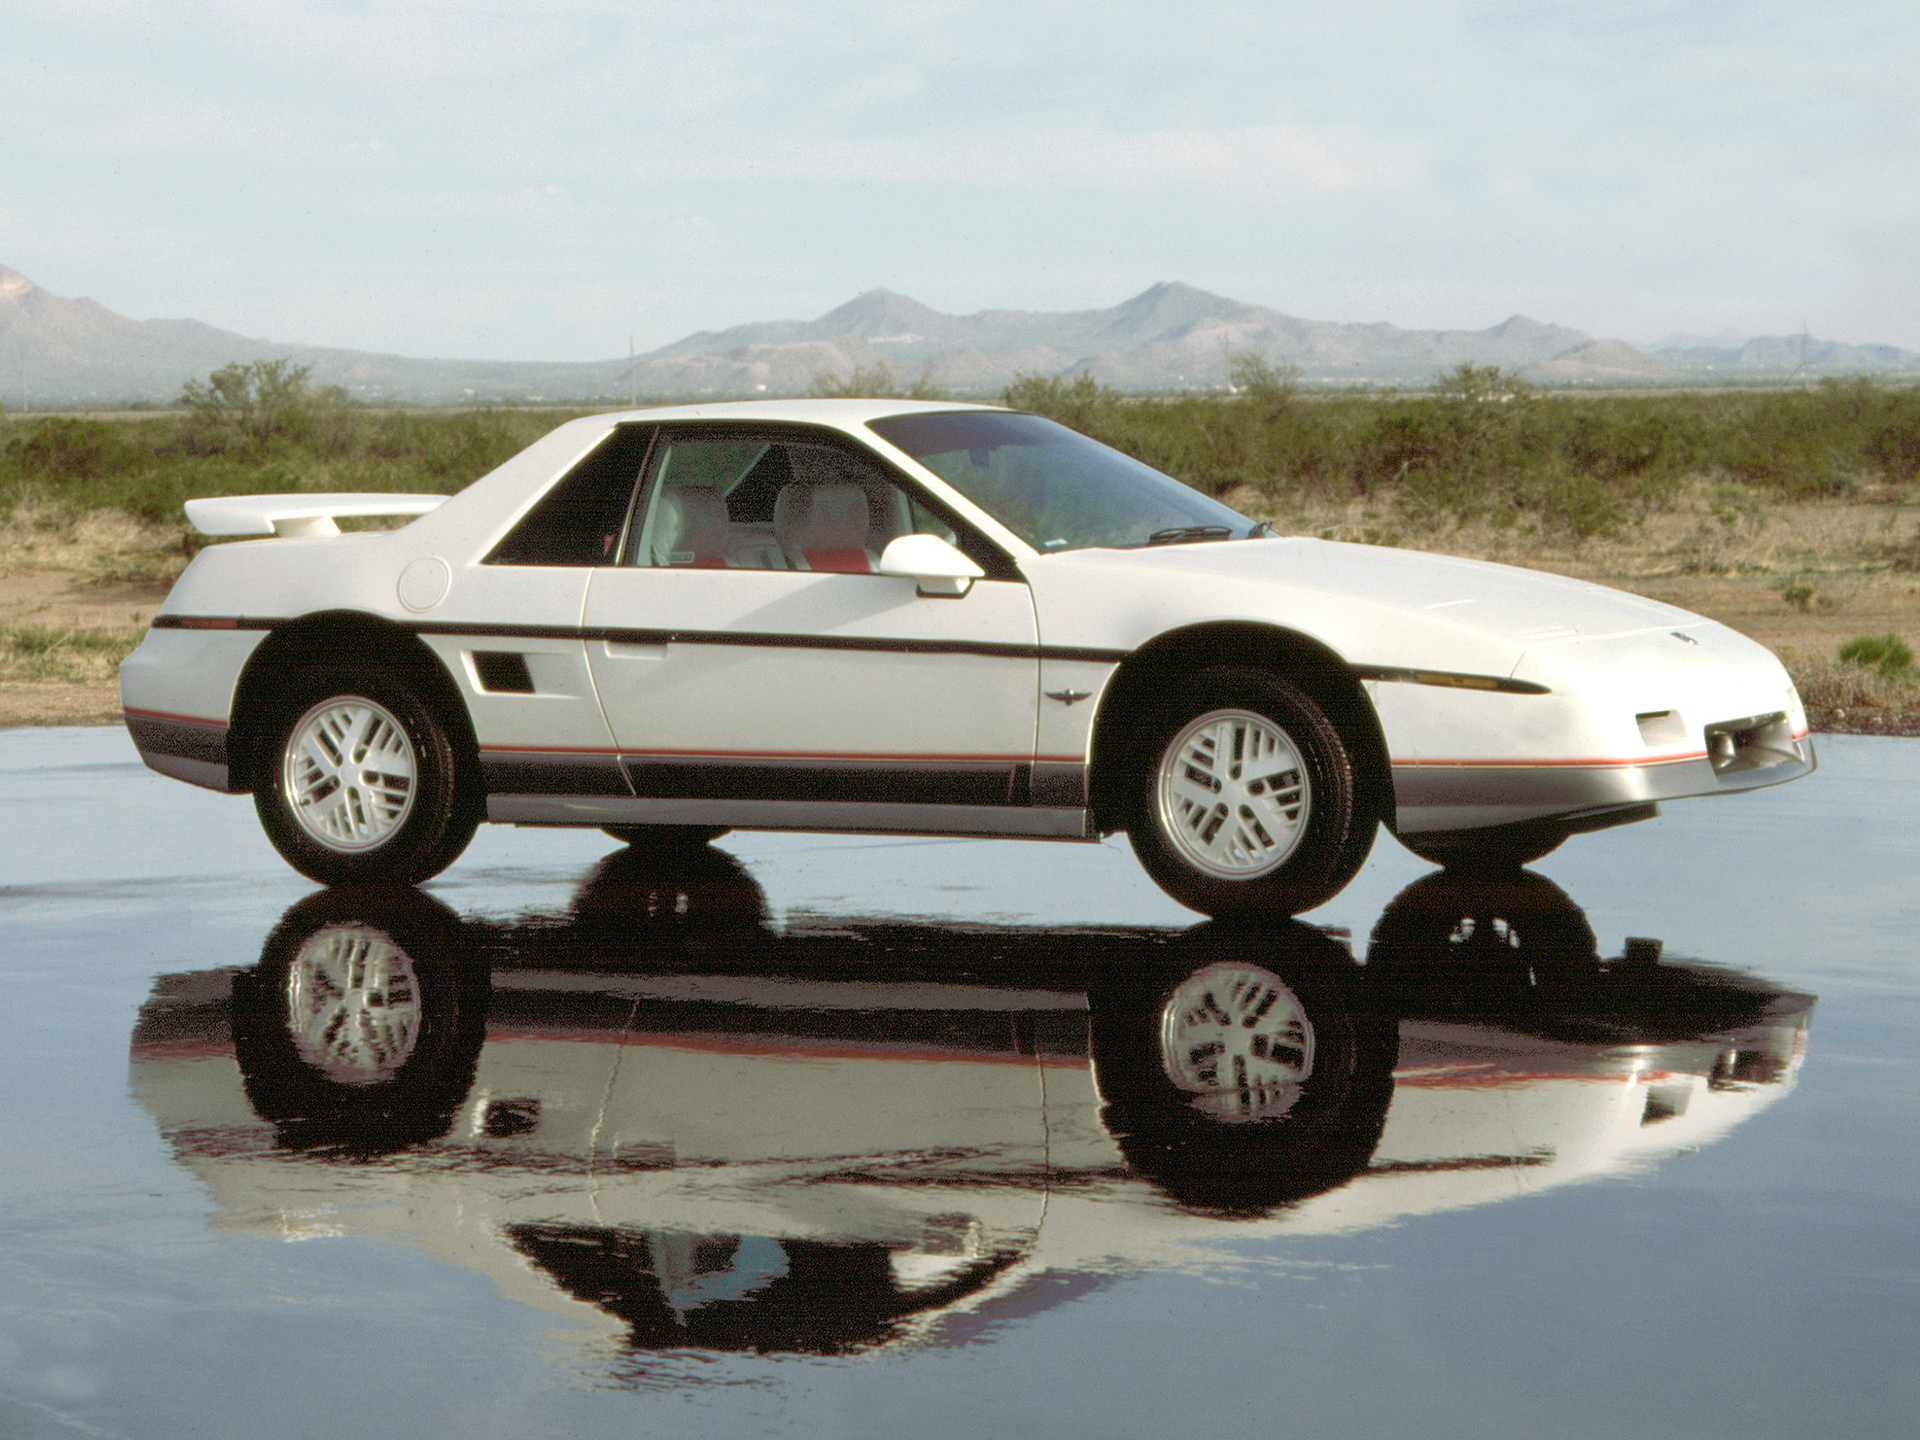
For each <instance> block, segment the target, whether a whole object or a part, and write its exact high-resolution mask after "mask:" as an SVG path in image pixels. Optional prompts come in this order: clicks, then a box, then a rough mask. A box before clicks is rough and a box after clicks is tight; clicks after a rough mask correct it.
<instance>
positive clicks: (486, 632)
mask: <svg viewBox="0 0 1920 1440" xmlns="http://www.w3.org/2000/svg"><path fill="white" fill-rule="evenodd" d="M292 623H294V622H292V621H290V620H265V619H258V618H255V617H251V616H222V617H220V618H218V619H215V618H212V617H208V616H196V615H157V616H155V617H154V620H153V626H154V628H155V629H157V630H273V629H276V628H278V627H279V626H282V625H289V624H292ZM390 623H391V622H390ZM394 628H395V629H397V630H400V631H401V632H403V633H405V634H409V635H449V636H462V637H466V636H471V637H472V638H474V639H476V640H585V641H595V640H598V641H603V642H605V643H606V644H609V645H737V646H741V647H747V648H757V649H769V650H852V651H877V652H883V653H885V652H890V653H893V654H910V655H983V656H988V657H993V658H1008V659H1015V660H1085V661H1090V662H1092V663H1095V664H1108V665H1117V664H1119V663H1120V662H1121V661H1122V660H1124V659H1126V658H1127V656H1128V655H1130V654H1132V653H1133V652H1131V651H1129V650H1103V649H1095V648H1092V647H1089V646H1071V645H999V644H994V643H991V642H988V641H977V640H908V639H897V640H896V639H883V638H878V637H873V636H866V635H799V634H793V635H781V634H770V633H765V632H759V631H751V630H627V629H619V628H614V627H585V626H579V625H475V624H455V623H452V622H443V621H414V622H412V623H410V624H395V625H394Z"/></svg>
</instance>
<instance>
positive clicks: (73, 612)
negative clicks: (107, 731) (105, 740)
mask: <svg viewBox="0 0 1920 1440" xmlns="http://www.w3.org/2000/svg"><path fill="white" fill-rule="evenodd" d="M166 596H167V583H166V582H165V581H152V580H150V581H138V582H125V581H121V582H114V583H109V584H106V585H101V584H97V583H93V582H91V581H90V580H89V578H88V577H87V576H86V575H83V574H79V573H76V572H74V571H71V570H26V571H18V572H13V573H0V627H16V626H18V627H32V628H33V629H36V630H40V629H45V630H119V629H123V628H126V627H137V626H142V625H145V624H146V623H147V621H148V620H149V619H150V618H151V617H152V615H153V612H154V611H155V610H157V609H159V608H160V602H161V601H162V600H164V599H166ZM119 723H120V691H119V687H118V686H117V684H116V683H115V682H114V680H113V679H112V678H111V677H110V676H109V677H106V678H103V679H98V680H88V681H72V680H6V679H0V727H8V726H14V725H108V724H114V725H117V724H119Z"/></svg>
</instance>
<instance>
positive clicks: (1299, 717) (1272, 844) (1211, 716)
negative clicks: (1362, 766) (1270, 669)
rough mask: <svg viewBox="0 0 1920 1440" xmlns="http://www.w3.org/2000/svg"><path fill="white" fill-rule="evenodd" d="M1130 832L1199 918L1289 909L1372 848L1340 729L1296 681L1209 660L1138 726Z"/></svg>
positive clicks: (1339, 877) (1348, 873) (1336, 884)
mask: <svg viewBox="0 0 1920 1440" xmlns="http://www.w3.org/2000/svg"><path fill="white" fill-rule="evenodd" d="M1142 733H1143V743H1142V746H1141V749H1140V751H1139V752H1138V753H1139V755H1140V756H1141V762H1140V763H1139V764H1138V766H1137V773H1136V775H1135V778H1134V793H1133V799H1132V813H1131V815H1130V817H1129V823H1128V830H1127V838H1128V839H1129V840H1130V841H1131V842H1132V845H1133V849H1134V853H1135V854H1136V855H1137V856H1139V858H1140V863H1141V865H1142V866H1143V867H1144V868H1145V870H1146V872H1147V873H1148V874H1149V875H1151V876H1152V877H1153V879H1154V881H1155V882H1156V883H1157V884H1158V885H1159V886H1160V887H1161V888H1162V889H1163V890H1165V891H1166V892H1167V893H1168V894H1169V895H1171V896H1173V898H1174V899H1176V900H1178V901H1179V902H1180V903H1181V904H1183V905H1187V906H1190V907H1192V908H1193V909H1195V910H1198V911H1200V912H1201V913H1203V914H1207V915H1221V916H1225V915H1236V916H1246V915H1257V914H1269V915H1271V914H1283V915H1296V914H1299V913H1300V912H1301V911H1304V910H1311V909H1313V908H1314V907H1315V906H1317V905H1322V904H1324V903H1325V902H1326V901H1328V900H1330V899H1332V898H1333V897H1334V896H1335V895H1337V894H1339V893H1340V891H1341V890H1342V889H1344V888H1345V887H1346V884H1347V882H1348V881H1349V880H1351V879H1352V878H1353V876H1354V874H1355V872H1356V871H1358V870H1359V868H1360V866H1361V864H1362V863H1364V861H1365V860H1366V857H1367V852H1368V850H1369V849H1371V846H1372V838H1373V831H1374V829H1375V821H1374V819H1373V817H1372V815H1371V814H1370V813H1368V812H1367V811H1366V810H1365V807H1364V805H1363V804H1362V803H1361V801H1360V798H1359V786H1358V785H1357V784H1356V781H1355V776H1354V768H1353V761H1352V759H1351V757H1350V756H1349V754H1348V752H1347V748H1346V745H1345V744H1344V743H1343V742H1342V740H1341V738H1340V732H1339V731H1338V730H1337V729H1335V727H1334V725H1333V723H1332V722H1331V721H1330V720H1329V719H1328V718H1327V716H1326V713H1325V712H1324V711H1323V710H1322V709H1321V708H1320V707H1319V706H1318V705H1317V704H1315V703H1314V701H1313V700H1312V699H1311V698H1310V697H1309V696H1307V695H1306V694H1305V693H1304V692H1302V691H1301V690H1299V689H1298V688H1296V687H1295V686H1293V685H1291V684H1289V683H1288V682H1286V681H1284V680H1281V679H1279V678H1278V677H1277V676H1273V675H1268V674H1265V673H1263V672H1261V671H1255V670H1238V669H1233V670H1228V669H1221V670H1210V671H1206V672H1204V673H1202V674H1200V675H1198V676H1196V677H1194V679H1193V680H1192V681H1191V682H1190V683H1189V684H1186V685H1184V686H1182V687H1181V688H1180V689H1179V690H1178V691H1177V692H1175V693H1173V694H1171V695H1169V696H1168V697H1167V698H1166V699H1164V700H1163V701H1162V702H1161V703H1160V705H1159V706H1158V708H1157V709H1155V710H1154V711H1153V712H1152V713H1151V714H1150V715H1149V717H1148V720H1147V723H1146V726H1145V728H1144V730H1143V732H1142Z"/></svg>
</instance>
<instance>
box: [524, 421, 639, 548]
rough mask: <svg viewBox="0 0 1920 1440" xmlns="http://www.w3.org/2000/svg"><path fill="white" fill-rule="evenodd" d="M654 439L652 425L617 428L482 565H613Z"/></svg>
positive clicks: (570, 472) (565, 476)
mask: <svg viewBox="0 0 1920 1440" xmlns="http://www.w3.org/2000/svg"><path fill="white" fill-rule="evenodd" d="M652 440H653V427H652V426H651V425H621V426H617V427H615V429H614V430H613V432H612V433H611V434H609V435H608V436H607V437H606V439H604V440H602V441H601V442H600V443H599V444H598V445H596V446H594V448H593V450H592V451H591V452H589V453H588V455H587V456H586V458H585V459H583V460H581V461H580V463H579V464H577V465H575V466H574V467H573V469H571V470H569V471H568V472H567V473H566V474H565V475H564V476H562V477H561V478H560V481H559V483H557V484H556V485H555V486H554V487H553V488H552V489H551V490H549V491H548V492H547V493H546V494H545V495H544V496H542V497H541V499H540V500H539V502H538V503H537V504H536V505H535V506H534V507H533V509H531V510H529V511H528V512H527V513H526V515H524V516H523V517H522V518H521V520H520V523H519V524H518V525H515V526H514V527H513V529H512V530H511V531H510V532H509V533H508V535H507V538H506V539H504V540H502V541H501V542H500V543H499V544H498V545H496V546H494V547H493V553H492V554H491V555H489V556H487V562H486V563H487V564H489V565H611V564H613V563H614V559H615V552H616V551H617V550H618V548H619V544H620V531H621V527H622V526H623V525H624V524H625V523H626V519H627V510H628V507H629V506H631V505H632V503H633V487H634V483H635V482H636V481H637V480H638V479H639V476H640V467H641V466H642V465H644V464H645V463H646V459H647V447H648V445H649V444H650V443H651V442H652Z"/></svg>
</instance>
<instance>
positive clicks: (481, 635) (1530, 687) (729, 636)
mask: <svg viewBox="0 0 1920 1440" xmlns="http://www.w3.org/2000/svg"><path fill="white" fill-rule="evenodd" d="M292 623H294V622H293V621H291V620H267V619H260V618H257V617H253V616H244V615H242V616H218V617H215V616H204V615H156V616H154V618H153V622H152V625H153V628H154V629H156V630H274V629H277V628H279V627H280V626H282V625H289V624H292ZM390 623H391V622H390ZM394 628H395V629H397V630H400V631H402V632H404V633H406V634H410V635H450V636H463V637H464V636H471V637H473V638H474V639H476V640H581V641H594V640H598V641H602V642H604V643H606V644H609V645H735V646H740V647H743V648H754V649H771V650H841V651H867V652H878V653H892V654H896V655H981V656H986V657H989V658H996V659H1013V660H1060V661H1084V662H1086V663H1088V664H1094V665H1118V664H1120V663H1121V662H1122V661H1124V660H1126V659H1127V658H1129V657H1130V656H1131V655H1132V654H1133V651H1131V650H1110V649H1105V648H1101V647H1097V646H1089V645H997V644H992V643H989V642H986V641H974V640H906V639H880V638H876V637H872V636H865V635H779V634H769V633H764V632H759V631H750V630H625V629H618V628H612V627H594V628H588V627H584V626H579V625H474V624H454V623H452V622H441V621H415V622H413V623H411V624H396V625H395V626H394ZM1353 673H1354V674H1355V675H1356V676H1357V677H1359V678H1360V679H1362V680H1374V681H1380V682H1382V683H1386V684H1397V685H1433V686H1438V687H1440V688H1443V689H1450V690H1480V691H1486V692H1491V693H1494V694H1500V695H1549V694H1552V693H1553V692H1552V691H1551V690H1549V689H1548V688H1547V687H1546V686H1545V685H1536V684H1534V683H1533V682H1532V681H1530V680H1511V679H1508V678H1507V677H1505V676H1502V675H1473V674H1469V673H1466V672H1464V671H1457V670H1416V669H1411V668H1408V667H1405V666H1395V665H1355V666H1354V667H1353Z"/></svg>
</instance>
